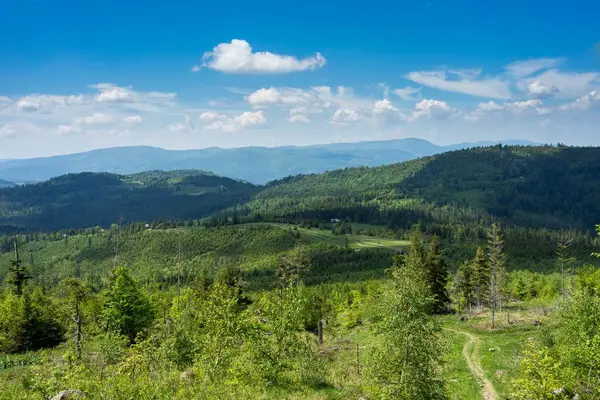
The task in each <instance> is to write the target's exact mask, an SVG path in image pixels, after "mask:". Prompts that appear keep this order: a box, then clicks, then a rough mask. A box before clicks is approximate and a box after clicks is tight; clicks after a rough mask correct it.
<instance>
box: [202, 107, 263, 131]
mask: <svg viewBox="0 0 600 400" xmlns="http://www.w3.org/2000/svg"><path fill="white" fill-rule="evenodd" d="M200 119H201V120H203V121H214V122H213V123H211V124H209V125H206V126H205V127H204V129H209V130H218V131H222V132H235V131H238V130H240V129H244V128H252V127H258V126H262V125H266V124H267V118H266V117H265V115H264V113H263V111H256V112H252V111H246V112H244V113H242V114H240V115H238V116H234V117H229V116H227V115H225V114H218V113H214V112H205V113H203V114H202V115H201V116H200Z"/></svg>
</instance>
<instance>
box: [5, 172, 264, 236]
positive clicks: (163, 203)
mask: <svg viewBox="0 0 600 400" xmlns="http://www.w3.org/2000/svg"><path fill="white" fill-rule="evenodd" d="M255 191H256V187H255V186H254V185H252V184H249V183H246V182H241V181H236V180H233V179H230V178H224V177H220V176H216V175H214V174H211V173H207V172H203V171H194V170H184V171H172V172H161V171H151V172H144V173H139V174H135V175H127V176H124V175H116V174H109V173H100V174H96V173H80V174H70V175H64V176H61V177H58V178H53V179H51V180H49V181H46V182H42V183H38V184H32V185H23V186H17V187H13V188H4V189H0V225H13V226H20V227H24V228H33V229H43V230H56V229H63V228H80V227H88V226H95V225H102V226H107V225H110V224H112V223H115V222H117V221H119V219H120V218H122V219H123V221H124V222H128V221H151V220H155V219H159V218H165V219H193V218H199V217H204V216H207V215H210V214H212V213H214V212H216V211H218V210H220V209H222V208H226V207H230V206H232V205H234V204H237V203H239V202H244V201H246V200H248V199H249V197H250V196H251V194H253V193H254V192H255Z"/></svg>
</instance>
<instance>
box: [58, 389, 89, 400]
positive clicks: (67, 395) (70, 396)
mask: <svg viewBox="0 0 600 400" xmlns="http://www.w3.org/2000/svg"><path fill="white" fill-rule="evenodd" d="M84 397H85V393H83V392H82V391H81V390H63V391H62V392H60V393H58V394H57V395H56V396H54V397H52V399H50V400H75V399H83V398H84Z"/></svg>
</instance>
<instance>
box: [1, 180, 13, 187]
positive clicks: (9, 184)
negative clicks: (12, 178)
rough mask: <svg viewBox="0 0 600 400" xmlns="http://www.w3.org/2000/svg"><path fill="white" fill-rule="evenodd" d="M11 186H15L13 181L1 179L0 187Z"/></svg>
mask: <svg viewBox="0 0 600 400" xmlns="http://www.w3.org/2000/svg"><path fill="white" fill-rule="evenodd" d="M11 186H15V184H14V183H13V182H9V181H5V180H3V179H0V188H5V187H11Z"/></svg>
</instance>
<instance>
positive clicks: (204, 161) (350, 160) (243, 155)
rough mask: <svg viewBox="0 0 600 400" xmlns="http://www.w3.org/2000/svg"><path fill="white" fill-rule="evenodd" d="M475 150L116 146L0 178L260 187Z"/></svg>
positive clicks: (18, 163)
mask: <svg viewBox="0 0 600 400" xmlns="http://www.w3.org/2000/svg"><path fill="white" fill-rule="evenodd" d="M486 144H488V143H487V142H486ZM477 145H480V143H463V144H458V145H452V146H437V145H434V144H432V143H430V142H428V141H426V140H422V139H399V140H388V141H376V142H359V143H335V144H327V145H316V146H305V147H296V146H287V147H276V148H266V147H242V148H234V149H221V148H208V149H200V150H164V149H159V148H154V147H145V146H138V147H119V148H112V149H101V150H94V151H90V152H86V153H78V154H70V155H63V156H55V157H46V158H34V159H28V160H7V161H3V162H1V163H0V177H1V178H2V179H6V180H9V181H15V182H26V181H42V180H46V179H50V178H52V177H56V176H60V175H64V174H69V173H79V172H111V173H118V174H132V173H136V172H141V171H148V170H165V171H168V170H178V169H201V170H209V171H213V172H214V173H216V174H219V175H222V176H229V177H231V178H234V179H243V180H246V181H249V182H253V183H255V184H264V183H266V182H268V181H270V180H274V179H280V178H283V177H285V176H290V175H297V174H310V173H320V172H325V171H332V170H336V169H340V168H346V167H357V166H378V165H385V164H390V163H397V162H401V161H406V160H412V159H414V158H417V157H422V156H427V155H432V154H436V153H441V152H444V151H447V150H453V149H456V148H467V147H473V146H477Z"/></svg>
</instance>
